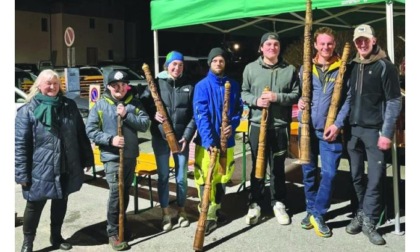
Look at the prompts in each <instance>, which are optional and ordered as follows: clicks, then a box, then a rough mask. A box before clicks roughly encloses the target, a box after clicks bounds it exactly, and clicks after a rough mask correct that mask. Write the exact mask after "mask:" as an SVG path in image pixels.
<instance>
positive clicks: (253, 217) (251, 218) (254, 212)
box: [245, 203, 261, 225]
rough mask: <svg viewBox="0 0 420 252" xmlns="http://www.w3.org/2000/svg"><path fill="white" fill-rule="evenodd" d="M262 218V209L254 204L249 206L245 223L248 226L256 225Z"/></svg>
mask: <svg viewBox="0 0 420 252" xmlns="http://www.w3.org/2000/svg"><path fill="white" fill-rule="evenodd" d="M260 216H261V208H260V206H259V205H258V204H257V203H252V204H251V205H250V206H249V209H248V214H247V215H246V216H245V223H246V224H247V225H255V224H257V223H258V220H259V218H260Z"/></svg>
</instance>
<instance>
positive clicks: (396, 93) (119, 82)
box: [15, 24, 401, 251]
mask: <svg viewBox="0 0 420 252" xmlns="http://www.w3.org/2000/svg"><path fill="white" fill-rule="evenodd" d="M353 41H354V45H355V47H356V50H357V54H356V56H355V57H354V58H353V60H352V61H351V63H350V64H348V65H347V70H346V75H345V81H344V83H345V85H344V88H343V89H342V93H341V96H342V99H341V103H340V104H339V108H338V113H337V117H336V119H335V121H334V123H333V124H332V125H331V126H329V127H328V128H327V129H325V120H326V117H327V113H328V109H329V106H330V103H331V99H332V94H333V90H334V85H335V80H336V78H337V76H338V74H339V73H338V70H339V66H340V65H341V59H340V56H339V55H338V54H337V52H336V51H335V48H336V42H335V32H334V31H333V30H332V29H330V28H327V27H322V28H319V29H318V30H317V31H316V32H315V34H314V47H315V49H316V54H315V56H314V57H313V67H312V89H311V97H312V101H311V103H310V104H309V103H307V102H306V101H304V100H303V99H300V96H301V89H302V87H301V85H300V84H301V83H302V80H301V79H302V78H301V75H302V74H299V71H298V70H297V69H296V68H295V67H294V66H292V65H290V64H288V63H287V62H286V61H285V60H283V59H282V58H281V57H279V55H280V51H281V43H280V39H279V36H278V34H277V33H273V32H269V33H266V34H264V35H263V36H262V37H261V41H260V45H259V52H260V57H258V58H257V59H256V60H255V61H253V62H251V63H249V64H248V65H247V66H246V67H245V69H244V72H243V83H242V85H240V84H239V83H238V82H237V81H235V80H234V79H232V78H230V77H228V76H227V75H226V66H227V65H228V63H229V56H228V53H227V52H226V51H225V50H224V49H222V48H219V47H216V48H213V49H211V51H210V53H209V55H208V62H207V63H208V65H209V71H208V73H207V76H205V77H204V78H203V79H202V80H200V81H199V82H198V83H193V82H192V81H191V80H190V79H189V76H186V75H184V62H183V61H184V58H183V55H182V54H181V53H180V52H178V51H172V52H170V53H168V55H167V57H166V60H165V64H164V71H162V72H160V73H159V74H158V75H157V78H156V83H157V85H156V86H157V93H158V94H159V97H160V100H161V102H162V104H163V107H164V109H165V110H166V113H165V114H166V115H165V114H162V113H161V110H159V109H157V106H156V104H155V102H154V99H155V97H154V96H153V93H152V92H154V91H153V90H150V89H149V88H147V89H146V90H145V91H144V92H143V93H142V94H135V93H134V92H133V90H130V87H129V85H128V84H129V80H128V79H127V73H125V72H123V71H113V72H111V73H110V74H109V76H108V83H105V84H104V85H105V92H104V94H103V95H102V96H101V99H100V100H98V101H97V102H96V103H95V104H94V106H93V107H92V109H91V111H90V113H89V117H88V120H87V123H86V125H84V124H83V121H82V118H81V116H80V114H79V113H78V111H77V106H76V104H75V103H74V102H73V101H72V100H71V99H68V98H66V97H65V96H64V93H63V91H62V89H61V83H60V78H59V76H58V75H57V73H55V72H54V71H52V70H44V71H42V72H41V73H40V75H39V76H38V78H37V80H36V82H35V83H34V85H33V86H32V87H31V90H30V94H29V96H28V99H27V103H26V104H25V105H24V106H22V107H21V108H20V109H19V110H18V112H17V115H16V124H15V125H16V126H15V127H16V128H15V129H16V131H15V140H16V145H15V154H16V158H15V181H16V183H18V184H21V185H22V192H23V196H24V198H25V199H26V200H27V204H26V208H25V213H24V217H23V234H24V241H23V245H22V251H32V249H33V241H34V238H35V235H36V229H37V226H38V223H39V219H40V216H41V212H42V209H43V207H44V205H45V203H46V201H47V200H48V199H51V200H52V201H51V202H52V204H51V239H50V241H51V244H52V245H53V246H54V247H57V248H61V249H63V250H68V249H71V247H72V246H71V244H70V243H68V241H66V240H65V239H64V238H63V237H62V236H61V228H62V225H63V220H64V217H65V214H66V209H67V202H68V195H69V194H71V193H73V192H75V191H78V190H80V188H81V186H82V183H83V173H84V172H83V170H84V168H86V170H89V168H90V167H91V166H92V165H93V163H94V162H93V153H92V144H95V145H97V146H99V149H100V151H101V156H100V158H101V161H102V162H103V164H104V171H105V174H106V181H107V183H108V185H109V198H108V202H107V227H106V230H107V234H108V237H109V243H110V245H111V246H112V248H113V249H114V250H124V249H126V248H128V244H127V242H126V241H124V240H123V241H122V240H120V238H119V233H118V229H119V221H118V216H119V212H120V208H119V201H120V200H124V212H125V211H126V209H127V206H128V200H129V189H130V187H131V184H132V181H133V177H134V169H135V166H136V158H137V156H138V155H139V146H138V140H137V132H138V131H140V132H145V131H147V130H148V129H149V126H150V132H151V135H152V147H153V151H154V154H155V158H156V164H157V172H158V195H159V203H160V206H161V209H162V230H163V231H165V232H167V231H170V230H171V229H172V227H173V223H172V216H171V214H170V212H169V175H170V173H169V170H170V169H169V159H170V156H171V155H172V157H173V159H174V162H175V169H174V170H175V180H176V195H177V199H176V204H177V207H178V209H177V210H178V211H177V223H178V225H179V226H180V227H188V226H189V224H190V221H189V217H188V213H187V212H186V210H185V204H186V199H187V188H188V187H187V169H188V167H187V166H188V157H189V146H190V143H191V141H194V142H195V144H196V145H195V165H194V181H195V185H196V187H197V190H198V195H199V198H200V203H199V204H198V210H199V211H201V203H202V202H201V201H202V199H203V193H204V190H205V189H204V188H205V182H206V179H207V177H208V176H209V174H208V169H209V165H210V163H211V162H212V160H211V156H212V155H211V154H212V152H213V151H214V150H215V149H220V148H221V139H222V138H225V139H227V150H226V163H225V165H224V166H225V167H223V168H225V170H226V172H225V173H219V168H220V166H221V163H222V162H220V159H219V157H217V160H216V163H215V167H214V170H213V174H212V180H211V191H210V197H209V203H208V206H209V209H208V212H207V220H206V223H205V234H206V235H208V234H210V233H211V232H212V231H214V230H215V229H216V228H217V227H218V225H220V223H223V222H224V221H226V218H227V216H225V215H224V214H223V213H222V212H221V202H222V199H223V196H224V195H225V189H226V183H227V182H229V180H230V179H231V177H232V174H233V171H234V158H233V147H234V145H235V138H234V135H235V134H234V133H235V130H236V128H237V127H238V125H239V123H240V119H241V115H242V111H243V106H244V104H246V105H247V106H248V107H249V108H250V113H249V115H250V117H249V144H250V147H251V156H252V170H251V176H250V178H251V179H250V182H251V186H250V192H249V201H248V207H249V209H248V212H247V214H246V216H245V222H246V224H248V225H255V224H257V223H258V221H259V220H260V216H261V207H262V206H263V205H262V204H264V190H265V184H266V179H265V178H266V174H269V184H270V185H269V189H270V204H271V208H272V209H273V213H274V216H275V217H276V219H277V221H278V222H279V223H280V224H281V225H288V224H290V223H291V219H290V216H289V213H288V211H289V209H288V208H287V205H288V204H287V190H286V177H285V160H286V157H287V155H288V146H289V137H290V123H291V120H292V105H293V104H296V103H297V104H298V108H299V111H300V113H299V120H301V111H302V110H304V109H307V107H306V106H310V107H309V108H310V115H311V118H310V140H311V142H310V145H311V148H310V149H311V153H310V162H309V163H308V164H304V165H302V173H303V184H304V192H305V198H306V211H307V215H306V217H305V218H304V219H303V220H302V221H301V226H302V228H304V229H311V228H314V230H315V232H316V234H317V235H319V236H321V237H330V236H331V235H332V232H331V230H330V228H329V227H328V225H327V224H326V222H325V221H326V220H325V217H326V216H325V215H326V213H327V211H328V209H329V208H330V205H331V196H332V192H333V188H334V178H335V176H336V172H337V169H338V166H339V162H340V159H341V157H342V154H343V150H344V146H343V145H344V144H347V151H348V154H349V157H350V158H349V161H350V165H351V168H350V170H351V175H352V180H353V185H354V189H355V192H356V195H357V200H358V202H357V203H358V210H357V212H356V213H355V217H354V218H353V219H352V220H351V222H350V223H349V224H348V226H347V227H346V231H347V232H348V233H350V234H357V233H359V232H361V231H363V233H364V234H365V235H367V236H368V238H369V240H370V241H371V242H372V243H373V244H376V245H382V244H385V240H384V239H383V238H382V236H381V235H380V234H379V233H378V232H377V231H376V224H377V222H378V220H379V216H380V213H381V210H382V205H381V203H382V201H381V194H382V176H383V175H384V173H385V165H386V164H385V154H386V151H387V150H389V149H390V147H391V143H392V140H391V139H392V136H393V132H394V125H395V122H396V119H397V117H398V114H399V111H400V108H401V94H400V88H399V82H398V74H397V70H396V68H395V67H394V65H393V64H392V63H391V62H390V61H389V60H388V59H387V57H386V54H385V52H384V51H383V50H381V48H380V47H379V46H378V45H377V38H376V37H375V33H374V30H373V28H372V27H370V26H369V25H365V24H363V25H360V26H358V27H357V28H356V29H355V30H354V36H353ZM300 73H302V70H301V71H300ZM226 82H229V83H230V96H229V103H228V109H224V106H226V104H225V102H224V100H225V92H226V90H225V87H224V86H225V84H226ZM267 88H268V90H267ZM263 109H266V110H267V111H268V116H267V119H266V128H265V130H266V139H270V141H267V142H266V143H265V149H264V155H265V159H264V160H265V164H264V167H267V168H268V167H269V170H267V169H264V176H263V178H262V179H261V178H256V177H255V172H256V163H257V154H258V149H259V148H260V146H259V135H260V128H261V118H262V111H263ZM224 113H225V115H224ZM226 115H227V118H228V126H227V127H222V124H223V118H224V116H226ZM165 121H169V122H170V124H171V125H172V127H173V133H174V134H175V137H176V139H177V141H178V144H179V146H180V150H179V151H178V152H177V153H172V152H171V149H170V146H169V144H168V141H167V139H166V133H165V129H164V127H163V123H164V122H165ZM343 129H344V130H346V131H347V132H346V133H347V135H349V138H348V139H347V138H346V139H344V134H343ZM121 149H123V152H122V153H123V160H124V161H123V164H122V165H123V168H124V169H123V170H124V174H123V176H124V178H123V181H124V192H123V195H124V198H123V199H120V197H119V189H118V188H119V187H118V181H119V167H120V166H121V162H120V150H121ZM365 152H366V154H367V161H368V174H367V177H368V179H367V183H366V181H365V178H364V153H365ZM318 157H320V159H321V169H320V170H321V178H320V179H318ZM124 221H126V219H124ZM124 226H125V225H124Z"/></svg>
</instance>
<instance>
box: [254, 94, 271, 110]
mask: <svg viewBox="0 0 420 252" xmlns="http://www.w3.org/2000/svg"><path fill="white" fill-rule="evenodd" d="M257 106H258V107H260V108H268V106H270V101H269V100H267V99H264V98H262V96H261V97H260V98H258V99H257Z"/></svg>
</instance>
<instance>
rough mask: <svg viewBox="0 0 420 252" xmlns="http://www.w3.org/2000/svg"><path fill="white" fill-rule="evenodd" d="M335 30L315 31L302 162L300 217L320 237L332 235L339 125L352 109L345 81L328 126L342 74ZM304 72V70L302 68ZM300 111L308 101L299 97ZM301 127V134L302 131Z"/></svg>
mask: <svg viewBox="0 0 420 252" xmlns="http://www.w3.org/2000/svg"><path fill="white" fill-rule="evenodd" d="M335 46H336V43H335V32H334V31H333V30H332V29H331V28H328V27H321V28H319V29H318V30H316V31H315V34H314V47H315V49H316V50H317V53H316V55H315V57H314V58H313V65H312V94H311V97H312V101H311V107H310V115H311V123H310V141H311V147H310V149H311V153H310V162H309V163H308V164H303V165H302V174H303V184H304V187H305V197H306V212H307V215H306V217H305V218H304V219H303V220H302V221H301V226H302V228H304V229H311V228H313V227H314V229H315V233H316V234H317V235H318V236H321V237H330V236H331V235H332V233H331V230H330V228H329V227H328V226H327V224H326V223H325V220H324V217H325V214H326V213H327V211H328V209H329V208H330V206H331V196H332V192H333V183H334V178H335V176H336V173H337V169H338V166H339V164H340V159H341V154H342V151H343V144H342V138H341V134H340V129H342V128H343V126H344V121H345V120H346V117H347V115H348V112H349V102H350V92H349V91H348V88H347V87H346V85H343V87H342V90H341V96H340V103H339V104H338V107H337V116H336V118H335V119H334V123H333V124H332V125H330V126H328V128H325V122H326V119H327V115H328V110H329V108H330V106H331V101H332V96H333V92H334V88H335V86H336V79H337V76H338V74H339V67H340V65H341V59H340V57H339V56H338V55H337V53H336V52H335ZM300 73H301V74H300V76H302V70H301V72H300ZM298 108H299V115H298V119H299V122H301V119H302V118H301V117H302V110H303V109H305V103H304V102H303V100H302V99H299V103H298ZM300 133H301V132H300V130H299V134H300ZM318 155H320V157H321V161H322V165H321V179H319V183H318V182H317V180H318V179H317V178H318Z"/></svg>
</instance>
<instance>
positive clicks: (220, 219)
mask: <svg viewBox="0 0 420 252" xmlns="http://www.w3.org/2000/svg"><path fill="white" fill-rule="evenodd" d="M216 216H217V223H218V224H221V225H223V224H226V223H227V222H228V218H227V215H226V214H225V213H223V212H222V211H220V210H216Z"/></svg>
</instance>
